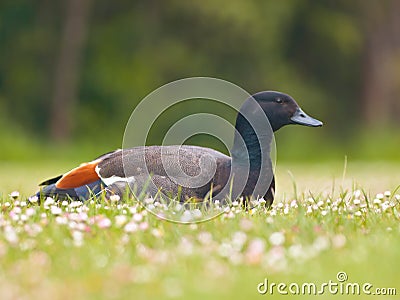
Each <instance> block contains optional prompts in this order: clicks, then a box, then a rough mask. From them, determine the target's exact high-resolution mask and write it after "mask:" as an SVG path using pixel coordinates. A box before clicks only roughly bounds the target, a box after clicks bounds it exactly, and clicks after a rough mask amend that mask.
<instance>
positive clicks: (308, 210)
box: [307, 206, 313, 214]
mask: <svg viewBox="0 0 400 300" xmlns="http://www.w3.org/2000/svg"><path fill="white" fill-rule="evenodd" d="M312 212H313V210H312V207H311V206H307V214H311V213H312Z"/></svg>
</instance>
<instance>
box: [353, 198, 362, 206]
mask: <svg viewBox="0 0 400 300" xmlns="http://www.w3.org/2000/svg"><path fill="white" fill-rule="evenodd" d="M353 203H354V204H355V205H359V204H360V203H361V201H360V199H357V198H356V199H354V200H353Z"/></svg>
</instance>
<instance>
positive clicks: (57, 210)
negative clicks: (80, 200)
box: [50, 205, 62, 215]
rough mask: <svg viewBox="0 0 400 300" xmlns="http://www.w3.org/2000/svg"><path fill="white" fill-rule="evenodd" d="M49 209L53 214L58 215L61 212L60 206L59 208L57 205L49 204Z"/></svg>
mask: <svg viewBox="0 0 400 300" xmlns="http://www.w3.org/2000/svg"><path fill="white" fill-rule="evenodd" d="M50 211H51V213H52V214H53V215H60V214H61V213H62V210H61V208H59V207H58V206H55V205H52V206H51V208H50Z"/></svg>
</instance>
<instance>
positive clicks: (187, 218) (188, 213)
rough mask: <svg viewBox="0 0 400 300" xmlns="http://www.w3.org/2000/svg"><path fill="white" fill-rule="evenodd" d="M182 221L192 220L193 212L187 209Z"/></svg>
mask: <svg viewBox="0 0 400 300" xmlns="http://www.w3.org/2000/svg"><path fill="white" fill-rule="evenodd" d="M181 221H182V222H185V223H186V222H190V221H192V214H191V213H190V211H189V210H185V211H184V212H183V214H182V216H181Z"/></svg>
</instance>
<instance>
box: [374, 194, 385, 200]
mask: <svg viewBox="0 0 400 300" xmlns="http://www.w3.org/2000/svg"><path fill="white" fill-rule="evenodd" d="M384 197H385V196H384V195H383V194H382V193H379V194H377V195H376V198H377V199H383V198H384Z"/></svg>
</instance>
